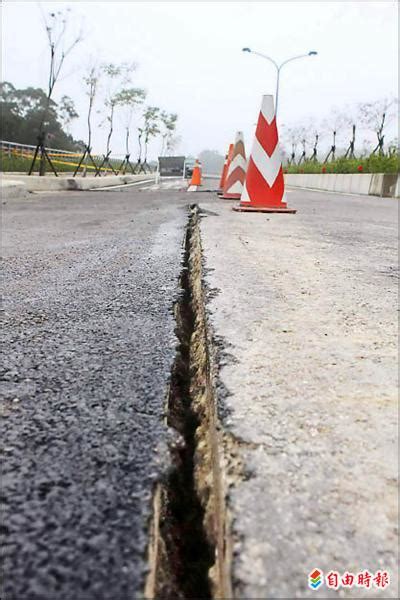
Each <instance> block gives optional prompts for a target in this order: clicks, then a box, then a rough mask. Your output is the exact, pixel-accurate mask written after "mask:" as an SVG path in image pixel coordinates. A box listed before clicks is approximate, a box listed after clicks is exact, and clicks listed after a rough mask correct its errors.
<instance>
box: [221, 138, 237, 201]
mask: <svg viewBox="0 0 400 600" xmlns="http://www.w3.org/2000/svg"><path fill="white" fill-rule="evenodd" d="M233 147H234V144H229V148H228V154H226V155H225V162H224V166H223V169H222V173H221V179H220V181H219V186H218V190H217V194H222V191H223V189H224V183H225V180H226V174H227V172H228V168H229V164H230V162H231V160H232V154H233Z"/></svg>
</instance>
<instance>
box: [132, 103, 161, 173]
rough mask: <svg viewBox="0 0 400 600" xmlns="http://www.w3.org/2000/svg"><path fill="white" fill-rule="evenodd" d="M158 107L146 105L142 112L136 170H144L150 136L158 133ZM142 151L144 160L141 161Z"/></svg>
mask: <svg viewBox="0 0 400 600" xmlns="http://www.w3.org/2000/svg"><path fill="white" fill-rule="evenodd" d="M159 125H160V109H159V108H158V106H146V108H145V109H144V112H143V124H142V126H141V127H138V144H139V157H138V160H137V163H136V165H135V168H136V167H138V169H139V170H138V172H139V173H140V172H141V171H143V172H144V173H145V172H146V167H148V164H147V152H148V145H149V142H150V140H151V138H153V137H155V136H156V135H157V134H159V133H160V127H159ZM143 152H144V161H143V162H142V155H143Z"/></svg>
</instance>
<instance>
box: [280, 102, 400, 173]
mask: <svg viewBox="0 0 400 600" xmlns="http://www.w3.org/2000/svg"><path fill="white" fill-rule="evenodd" d="M397 106H398V100H397V99H396V98H382V99H379V100H376V101H373V102H363V103H359V104H358V105H357V106H354V107H345V108H343V109H337V108H335V109H334V110H333V111H332V114H331V115H330V117H328V118H326V119H324V120H323V121H321V122H320V123H315V121H314V120H312V121H311V120H310V122H305V123H304V124H299V125H294V126H283V127H282V135H281V139H282V147H283V149H284V156H285V161H286V163H287V164H288V165H296V164H297V165H300V164H302V163H303V162H306V161H313V162H321V163H328V162H329V161H335V160H336V159H337V158H339V157H342V158H356V156H357V157H367V156H372V155H378V156H392V155H393V154H396V153H397V152H398V141H397V139H393V140H390V141H389V142H387V141H386V139H385V138H386V128H387V125H388V124H389V123H391V122H393V120H394V119H395V118H396V114H397ZM365 136H367V137H365ZM373 137H375V142H373V141H372V140H373ZM321 141H325V150H321Z"/></svg>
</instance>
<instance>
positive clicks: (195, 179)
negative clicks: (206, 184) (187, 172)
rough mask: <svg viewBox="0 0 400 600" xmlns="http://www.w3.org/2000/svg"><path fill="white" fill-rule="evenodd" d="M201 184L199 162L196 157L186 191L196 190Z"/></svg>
mask: <svg viewBox="0 0 400 600" xmlns="http://www.w3.org/2000/svg"><path fill="white" fill-rule="evenodd" d="M199 185H201V163H200V161H199V160H197V159H196V162H195V165H194V167H193V173H192V179H191V180H190V184H189V187H188V189H187V191H188V192H196V191H197V188H198V187H199Z"/></svg>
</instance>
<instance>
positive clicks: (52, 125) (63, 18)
mask: <svg viewBox="0 0 400 600" xmlns="http://www.w3.org/2000/svg"><path fill="white" fill-rule="evenodd" d="M41 10H42V9H41ZM42 18H43V24H44V29H45V32H46V37H47V43H48V49H49V52H48V59H49V63H48V85H47V90H43V89H40V88H33V87H28V88H25V89H16V88H15V87H14V86H13V84H12V83H10V82H2V83H1V84H0V107H1V112H2V123H3V132H2V138H3V139H5V140H7V141H11V142H18V143H23V144H32V145H36V144H37V146H38V148H40V149H41V154H42V156H41V167H42V168H41V170H43V169H44V162H45V161H46V159H48V157H47V156H46V154H45V149H44V146H52V147H54V148H62V149H65V150H76V151H82V152H85V153H87V154H88V156H89V157H91V152H92V138H93V116H94V113H96V114H100V115H102V117H103V118H102V121H101V123H100V126H101V127H103V128H104V129H105V131H106V136H105V143H104V162H105V163H107V161H109V157H110V155H111V152H112V140H113V133H114V129H115V119H116V115H118V116H119V118H120V119H121V121H122V123H123V128H124V132H125V140H124V145H125V155H126V156H125V161H127V164H130V163H129V157H130V154H131V153H130V140H131V135H132V132H133V131H135V137H136V141H137V144H138V149H139V150H138V152H139V154H138V158H137V162H138V163H139V164H142V165H143V164H147V155H148V146H149V143H150V142H151V140H153V139H155V138H157V137H158V138H160V154H161V155H162V156H163V155H165V154H168V153H170V152H172V151H173V149H174V148H175V147H176V145H177V143H178V142H179V138H178V137H177V136H176V127H177V120H178V115H177V114H175V113H169V112H168V111H165V110H163V109H162V108H160V107H158V106H154V105H147V104H146V103H145V101H146V97H147V92H146V90H144V89H142V88H139V87H135V86H134V83H133V78H134V73H135V71H136V69H137V64H136V63H134V62H123V63H119V64H116V63H111V62H100V63H99V64H97V63H94V62H93V63H92V64H91V65H90V66H89V68H88V69H87V71H86V73H85V74H84V77H83V81H82V83H83V86H84V89H85V93H86V98H87V109H86V115H85V118H86V123H87V138H86V139H85V140H74V139H73V137H72V136H71V134H69V133H68V127H69V126H70V124H71V122H72V121H73V120H75V119H77V118H78V117H79V115H78V113H77V111H76V108H75V105H74V102H73V100H72V99H71V98H70V97H69V96H66V95H64V96H63V97H62V98H61V100H60V101H59V102H58V103H57V102H56V101H55V100H54V98H53V93H54V89H55V88H56V86H57V83H58V81H59V79H60V74H61V73H62V71H63V68H64V64H65V62H66V60H67V59H68V57H69V55H70V54H71V53H72V52H73V51H74V49H75V48H76V46H77V45H78V44H79V43H80V42H81V41H82V40H83V37H84V36H83V34H82V31H79V32H78V33H74V32H73V31H72V28H71V22H72V21H71V9H70V8H66V9H63V10H58V11H54V12H48V13H44V12H43V11H42Z"/></svg>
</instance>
